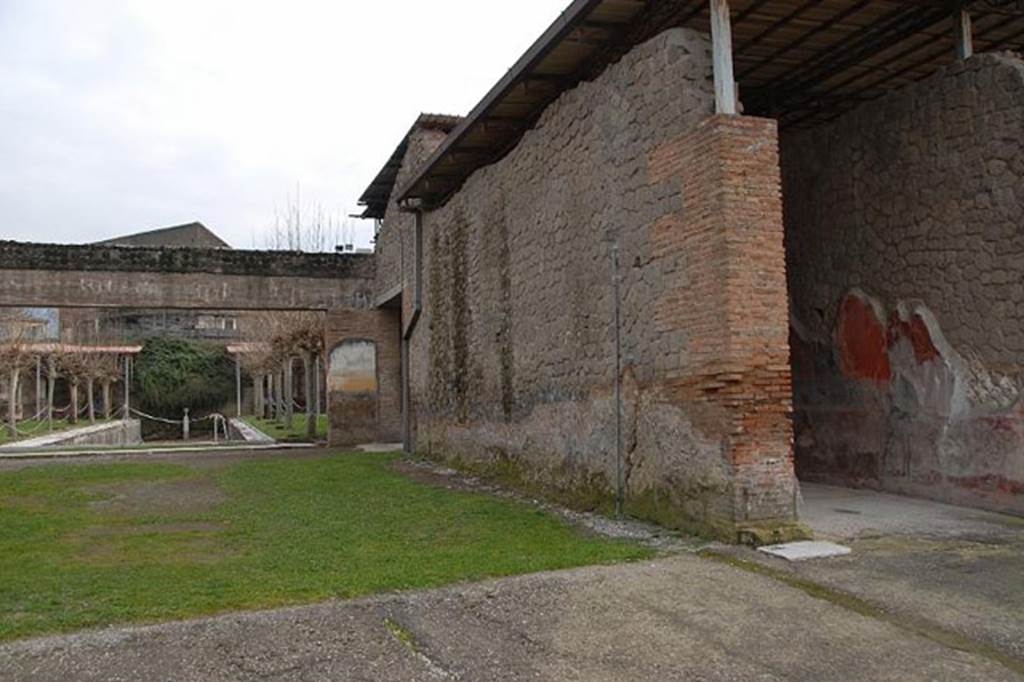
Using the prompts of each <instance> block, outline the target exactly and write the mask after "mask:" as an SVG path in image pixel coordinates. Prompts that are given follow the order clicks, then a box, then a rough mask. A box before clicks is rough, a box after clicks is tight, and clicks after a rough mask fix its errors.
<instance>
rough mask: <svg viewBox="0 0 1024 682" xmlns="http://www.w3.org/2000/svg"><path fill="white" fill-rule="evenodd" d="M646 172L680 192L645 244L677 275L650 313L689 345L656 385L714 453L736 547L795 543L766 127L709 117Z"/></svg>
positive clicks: (769, 128) (775, 206)
mask: <svg viewBox="0 0 1024 682" xmlns="http://www.w3.org/2000/svg"><path fill="white" fill-rule="evenodd" d="M650 172H651V176H652V180H654V181H658V180H664V179H673V180H675V179H677V178H678V180H679V181H680V182H681V192H682V210H681V211H680V212H679V213H677V214H673V215H671V216H667V217H666V218H663V219H662V220H661V221H660V222H659V223H658V224H657V225H656V226H655V231H654V235H653V240H654V245H655V252H656V254H660V256H661V257H666V256H668V255H673V254H674V255H675V256H676V257H678V258H680V259H681V260H682V261H683V263H684V266H683V267H681V268H679V276H678V278H677V279H676V280H675V281H674V282H673V281H670V282H669V283H668V284H669V287H668V290H667V291H666V294H665V296H664V297H663V298H662V300H661V302H660V305H659V306H658V308H657V309H656V310H655V311H654V314H655V324H656V325H657V327H658V328H659V330H661V331H663V332H666V333H668V332H671V331H672V330H673V329H675V330H683V331H685V333H686V335H687V338H688V339H689V342H688V344H687V346H686V348H685V349H683V350H682V351H681V353H680V357H679V360H678V364H677V365H676V366H675V367H674V368H673V369H672V370H671V371H670V372H668V375H667V377H666V384H667V385H668V386H669V387H670V390H671V394H672V395H673V396H674V399H675V400H676V401H678V403H679V404H680V405H682V406H683V407H684V409H685V410H686V412H687V413H688V414H690V415H691V417H692V419H693V422H694V424H695V426H696V427H697V428H698V429H699V430H700V431H701V432H702V433H703V434H704V435H705V436H707V437H710V438H714V439H716V440H719V442H722V443H724V453H725V456H726V457H727V458H728V462H729V464H731V470H732V472H733V473H732V475H733V480H732V499H731V500H729V501H728V502H729V503H728V504H727V505H723V507H725V509H726V510H727V511H725V514H727V515H731V516H732V519H731V521H732V525H733V526H734V529H735V531H736V532H737V533H738V534H739V535H740V536H741V539H742V536H744V535H745V534H754V535H756V536H758V537H759V538H762V539H775V538H781V537H791V536H793V535H795V534H800V532H799V529H798V528H797V527H796V526H795V523H794V522H795V520H796V498H797V484H796V479H795V475H794V471H793V457H792V445H793V438H792V424H791V421H790V414H791V412H792V391H791V376H790V365H789V341H788V336H789V312H788V298H787V289H786V267H785V250H784V247H783V224H782V197H781V189H780V172H779V156H778V132H777V129H776V124H775V121H772V120H768V119H759V118H751V117H745V116H713V117H711V118H709V119H707V120H706V121H704V122H703V123H702V124H701V125H699V126H698V127H697V128H696V129H695V130H693V131H692V132H690V133H688V134H687V135H684V136H683V137H681V138H679V139H678V140H675V141H674V142H672V143H670V144H668V145H665V146H663V147H662V148H660V149H659V150H657V151H656V153H655V154H654V155H653V156H652V158H651V164H650ZM730 508H731V509H730ZM723 521H724V519H723Z"/></svg>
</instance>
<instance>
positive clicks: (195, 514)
mask: <svg viewBox="0 0 1024 682" xmlns="http://www.w3.org/2000/svg"><path fill="white" fill-rule="evenodd" d="M397 457H398V456H397V455H379V454H372V455H371V454H337V455H325V456H322V457H316V458H291V459H284V458H274V459H271V458H267V459H247V460H236V461H233V462H223V463H221V464H219V465H217V466H210V464H209V462H208V461H207V462H206V464H205V465H204V464H202V463H198V462H190V463H182V464H168V463H156V462H138V463H117V464H88V465H85V464H80V465H75V464H71V465H68V464H60V465H57V464H54V465H48V466H43V467H30V468H25V469H21V470H17V471H6V472H0V640H2V639H12V638H16V637H22V636H27V635H32V634H39V633H46V632H57V631H68V630H75V629H79V628H83V627H89V626H99V625H105V624H110V623H122V622H138V621H158V620H166V619H176V618H184V617H189V616H196V615H200V614H209V613H215V612H220V611H225V610H236V609H252V608H262V607H274V606H281V605H285V604H296V603H308V602H313V601H317V600H322V599H326V598H331V597H354V596H357V595H364V594H369V593H373V592H380V591H385V590H396V589H406V588H419V587H428V586H435V585H442V584H445V583H451V582H455V581H462V580H476V579H481V578H485V577H488V576H501V575H510V574H516V573H525V572H530V571H539V570H545V569H555V568H564V567H569V566H579V565H584V564H592V563H603V562H613V561H623V560H632V559H638V558H643V557H647V556H650V555H651V552H650V551H649V550H647V549H645V548H643V547H641V546H639V545H636V544H632V543H627V542H623V541H612V540H607V539H602V538H597V537H592V536H586V535H583V534H581V533H580V532H578V531H577V530H575V529H573V528H571V527H569V526H567V525H566V524H565V523H564V522H563V521H561V520H560V519H558V518H557V517H554V516H552V515H550V514H548V513H545V512H542V511H540V510H538V509H536V508H533V507H529V506H527V505H525V504H522V503H519V502H515V501H510V500H506V499H499V498H494V497H490V496H486V495H482V494H476V493H468V492H457V491H451V490H447V489H444V488H439V487H434V486H430V485H427V484H424V483H419V482H416V481H414V480H412V479H410V478H407V477H406V476H404V475H402V474H400V473H397V472H395V471H393V470H392V469H391V468H389V463H390V462H392V461H393V460H395V459H396V458H397Z"/></svg>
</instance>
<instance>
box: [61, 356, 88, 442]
mask: <svg viewBox="0 0 1024 682" xmlns="http://www.w3.org/2000/svg"><path fill="white" fill-rule="evenodd" d="M85 355H86V354H85V353H84V352H82V349H81V347H78V346H68V347H65V349H64V352H62V353H61V354H60V357H59V358H58V362H59V365H58V370H57V371H58V372H59V373H60V375H61V376H63V377H64V378H65V379H67V382H68V387H69V388H70V390H71V412H70V413H69V414H68V423H69V424H77V423H78V412H79V409H78V405H79V402H80V400H79V398H80V389H81V386H82V383H83V381H85V379H86V376H87V375H88V373H89V370H88V369H87V364H88V361H87V360H86V358H85Z"/></svg>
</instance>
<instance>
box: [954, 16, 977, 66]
mask: <svg viewBox="0 0 1024 682" xmlns="http://www.w3.org/2000/svg"><path fill="white" fill-rule="evenodd" d="M953 44H954V46H955V47H956V59H957V61H960V62H962V61H964V60H966V59H970V58H971V56H972V55H973V54H974V29H973V27H972V25H971V13H970V12H968V11H967V10H966V9H960V10H957V11H956V12H955V13H954V14H953Z"/></svg>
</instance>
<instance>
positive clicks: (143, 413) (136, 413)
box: [131, 407, 184, 424]
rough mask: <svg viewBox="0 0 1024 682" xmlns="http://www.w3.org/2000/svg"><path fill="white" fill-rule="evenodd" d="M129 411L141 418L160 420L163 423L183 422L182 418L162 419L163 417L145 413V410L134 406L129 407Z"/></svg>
mask: <svg viewBox="0 0 1024 682" xmlns="http://www.w3.org/2000/svg"><path fill="white" fill-rule="evenodd" d="M131 411H132V413H134V414H135V415H136V416H139V417H142V418H143V419H149V420H150V421H155V422H161V423H164V424H182V423H184V420H183V419H164V418H163V417H154V416H153V415H151V414H146V413H145V412H141V411H139V410H136V409H135V408H134V407H133V408H131Z"/></svg>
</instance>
